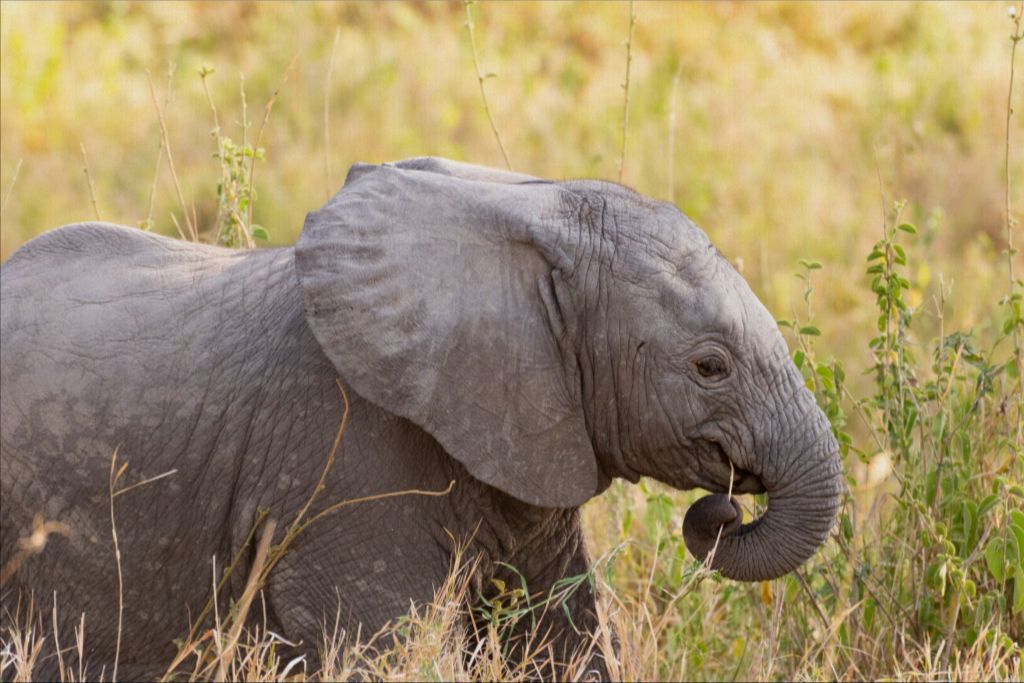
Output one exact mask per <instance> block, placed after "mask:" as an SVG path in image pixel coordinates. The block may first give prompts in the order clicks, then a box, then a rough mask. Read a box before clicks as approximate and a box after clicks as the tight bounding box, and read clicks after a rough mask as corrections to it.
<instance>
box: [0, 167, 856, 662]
mask: <svg viewBox="0 0 1024 683" xmlns="http://www.w3.org/2000/svg"><path fill="white" fill-rule="evenodd" d="M0 282H2V290H0V291H2V327H0V334H2V383H0V390H2V394H0V406H2V430H0V436H2V451H0V453H2V456H0V457H2V469H0V483H2V493H3V509H2V515H0V531H2V554H3V557H2V558H0V559H2V560H3V562H4V563H6V562H7V561H8V560H9V559H10V558H11V557H12V555H13V553H14V552H15V549H16V545H17V542H18V539H19V537H23V536H26V535H28V534H29V533H30V530H31V527H32V518H33V515H35V514H36V513H42V515H43V516H44V517H45V519H47V520H57V521H60V522H62V523H64V524H66V525H67V526H68V527H69V528H70V529H71V533H70V535H69V536H67V537H61V536H54V537H51V539H50V541H49V543H48V544H47V546H46V548H45V550H44V552H42V553H41V554H39V555H36V556H34V557H32V558H30V559H29V560H28V561H27V562H25V563H24V565H23V566H22V567H21V569H20V570H19V571H18V573H17V574H16V575H15V576H14V578H13V579H12V580H11V581H9V582H8V585H6V586H4V587H3V608H4V610H10V611H13V609H14V607H15V603H16V600H17V596H18V594H19V592H20V593H22V594H25V593H28V592H29V591H33V592H34V594H35V596H36V598H37V600H39V601H41V602H42V603H43V604H44V605H49V604H50V603H51V602H52V597H53V591H57V602H58V605H59V607H60V616H61V617H62V618H63V620H64V621H63V623H64V632H63V634H62V642H63V643H65V644H66V643H71V642H73V641H72V636H71V631H70V625H71V624H74V623H77V621H78V618H79V615H80V614H81V613H82V612H85V614H86V634H87V637H86V649H87V654H88V661H89V662H90V664H91V665H92V666H93V667H95V668H96V671H98V667H99V665H101V664H104V663H105V664H107V665H108V667H109V663H110V662H111V661H112V660H113V654H114V642H115V633H116V622H117V579H116V572H115V566H114V554H113V552H112V545H111V534H110V510H109V501H108V488H107V487H108V477H109V474H110V462H111V454H112V453H113V451H114V450H115V449H118V452H119V460H120V461H122V462H127V463H128V470H127V473H126V474H125V475H124V477H123V478H122V480H121V482H120V483H119V487H124V486H129V485H131V484H133V483H136V482H140V481H142V480H144V479H146V478H149V477H154V476H156V475H159V474H162V473H164V472H167V471H169V470H176V472H175V474H173V475H171V476H169V477H167V478H164V479H161V480H159V481H156V482H153V483H150V484H146V485H144V486H142V487H140V488H137V489H135V490H132V491H129V492H127V493H125V494H124V495H122V496H119V497H118V498H117V499H116V515H117V527H118V533H119V540H120V547H121V549H122V554H123V571H124V602H125V606H126V607H125V610H124V629H123V633H124V636H123V641H122V650H121V660H120V661H121V672H122V674H121V675H122V677H124V675H125V673H124V672H126V671H131V670H133V669H132V668H133V667H134V668H135V670H137V671H140V672H145V671H155V670H160V669H161V667H162V666H163V665H166V663H167V662H168V661H169V659H170V658H171V656H172V655H173V653H174V646H173V645H172V643H171V641H172V639H173V638H178V637H181V636H182V635H183V634H184V633H186V632H187V626H188V619H189V614H192V615H196V614H197V613H198V611H199V610H200V609H201V608H202V606H203V605H204V603H205V602H206V600H207V598H208V596H209V592H210V591H209V588H210V584H211V571H212V570H211V566H210V564H211V558H213V557H216V566H217V570H218V571H220V570H222V569H223V568H224V567H225V566H226V565H227V564H228V563H229V562H230V560H231V558H232V557H233V556H234V555H235V553H236V552H237V551H238V549H239V547H240V546H241V544H242V542H243V540H244V539H245V537H246V535H247V533H248V532H249V530H250V528H251V527H252V525H253V522H254V519H255V518H256V515H257V511H258V510H259V509H260V508H267V509H268V510H269V512H270V516H271V517H273V518H274V519H276V520H279V521H280V523H281V526H284V525H285V524H287V522H288V521H290V520H291V519H293V518H294V516H295V514H296V513H297V512H298V510H299V509H300V508H301V507H302V505H303V503H304V502H305V501H306V500H307V498H308V497H309V495H310V492H311V490H312V489H313V487H314V485H315V483H316V481H317V479H318V477H319V475H320V473H321V471H322V469H323V466H324V463H325V460H326V458H327V455H328V453H329V451H330V447H331V443H332V441H333V439H334V436H335V433H336V431H337V429H338V425H339V420H340V419H341V416H342V410H343V404H342V400H341V393H340V391H339V389H338V384H337V382H336V379H337V378H340V379H341V382H342V384H343V385H344V387H345V389H346V391H347V395H348V398H349V400H350V402H351V412H350V416H349V421H348V426H347V430H346V432H345V436H344V439H343V441H342V444H341V448H340V450H339V452H338V456H337V462H336V464H335V465H334V467H333V469H332V470H331V471H330V474H329V475H328V479H327V482H326V488H325V490H324V493H323V494H322V496H321V498H320V499H319V502H318V503H317V504H316V506H315V508H314V512H315V511H316V509H320V508H322V507H324V506H326V505H328V504H330V503H333V502H337V501H340V500H345V499H351V498H355V497H359V496H367V495H372V494H377V493H386V492H391V491H398V490H402V489H423V490H442V489H444V488H445V487H446V486H448V484H449V482H451V481H454V482H455V486H454V489H453V491H452V492H451V494H450V495H448V496H444V497H413V496H406V497H399V498H391V499H387V500H381V501H376V502H370V503H365V504H361V505H355V506H350V507H345V508H343V509H342V510H339V511H337V512H336V513H334V514H333V515H332V516H330V517H328V518H326V519H324V520H323V521H321V522H318V523H317V524H316V525H314V526H313V527H311V528H310V529H309V530H308V531H306V532H305V534H304V535H303V536H301V537H300V538H299V540H298V541H297V543H296V544H295V546H294V547H293V550H292V551H291V552H290V553H289V554H288V555H287V556H285V558H284V560H283V561H282V562H281V564H280V565H278V567H277V568H276V569H275V570H274V572H273V573H272V575H271V578H270V582H269V585H268V587H267V590H266V592H265V597H266V615H267V619H268V621H269V622H270V623H269V625H270V628H271V629H272V630H274V631H276V632H278V633H280V634H281V635H283V636H285V637H287V638H289V639H293V640H301V641H302V642H303V643H305V644H306V645H311V646H314V647H315V645H316V644H317V643H318V642H319V641H320V637H321V633H322V630H323V627H324V624H325V623H326V624H327V625H328V629H330V628H331V627H333V624H334V618H335V614H336V613H337V612H338V610H339V609H340V614H341V619H342V626H343V627H348V628H349V630H350V632H352V629H355V628H357V627H361V629H362V634H363V635H364V636H365V635H367V634H368V633H371V632H372V631H374V630H376V629H377V628H379V627H381V626H382V625H384V624H385V622H387V621H388V620H390V619H394V618H396V617H398V616H399V615H401V614H403V613H405V612H406V611H407V610H408V608H409V605H410V601H418V602H426V601H429V600H430V599H431V598H432V596H433V592H434V590H435V588H436V587H437V586H438V585H440V583H441V582H442V581H443V579H444V577H445V575H446V572H447V571H448V569H449V565H450V561H451V558H452V552H453V541H452V538H455V539H458V540H468V542H469V546H468V547H469V553H470V556H479V557H480V559H481V560H482V564H481V565H480V569H479V572H478V574H477V576H476V584H475V585H476V586H477V587H478V588H481V589H483V590H484V591H485V592H486V590H487V587H488V586H489V585H491V583H490V581H489V579H490V578H492V577H498V578H501V577H504V578H505V580H506V581H508V582H510V583H512V584H513V585H518V579H517V578H515V577H513V576H510V575H509V572H508V570H507V569H505V568H503V567H502V566H501V565H499V564H498V563H499V562H504V563H508V564H509V565H512V566H514V567H516V568H517V569H518V570H519V571H520V572H521V573H522V575H523V576H524V577H525V579H526V580H527V581H528V585H529V588H530V590H531V592H536V593H544V592H546V591H547V589H548V588H549V587H550V586H551V585H552V583H553V582H555V581H556V580H558V579H560V578H562V577H565V576H571V575H576V574H580V573H582V572H584V571H586V569H587V567H588V557H587V554H586V551H585V550H584V547H583V539H582V534H581V532H580V525H579V514H578V507H579V506H580V505H581V504H582V503H583V502H585V501H586V500H588V499H589V498H591V497H593V496H595V495H597V494H598V493H600V492H601V491H603V490H604V489H605V488H606V487H607V486H608V485H609V483H610V482H611V480H612V479H613V478H614V477H623V478H626V479H628V480H630V481H634V482H635V481H636V480H637V479H639V477H641V476H650V477H654V478H656V479H659V480H660V481H663V482H665V483H667V484H669V485H671V486H674V487H677V488H680V489H690V488H694V487H701V488H704V489H707V490H708V491H711V492H713V493H716V494H718V495H712V496H709V497H707V498H704V499H702V500H701V501H700V502H699V503H698V504H696V505H695V506H693V508H691V510H690V512H689V513H688V515H687V517H686V520H685V524H684V533H685V538H686V543H687V545H688V547H689V548H690V549H691V551H693V552H694V553H695V555H697V556H698V557H701V558H703V557H704V556H705V555H706V554H707V553H708V551H709V550H710V549H711V547H712V546H713V545H714V543H715V540H716V538H717V536H718V534H719V529H721V530H722V534H721V539H720V541H719V544H718V548H717V551H716V553H715V555H714V566H715V567H717V568H718V569H720V570H721V571H722V573H723V574H724V575H726V576H728V577H732V578H735V579H740V580H745V581H753V580H760V579H769V578H772V577H776V576H780V575H782V574H784V573H786V572H788V571H790V570H792V569H794V568H795V567H797V566H798V565H800V564H801V563H802V562H803V561H804V560H806V559H807V558H808V557H809V556H810V555H811V554H812V553H813V552H814V550H815V549H816V548H817V547H818V546H819V545H820V544H821V543H822V542H823V541H824V540H825V538H826V537H827V535H828V533H829V531H830V528H831V526H832V523H833V518H834V515H835V512H836V508H837V504H838V500H839V494H840V476H839V475H840V464H839V459H838V456H837V444H836V441H835V440H834V438H833V436H832V434H831V431H830V429H829V425H828V422H827V421H826V419H825V417H824V415H823V414H822V413H821V411H820V410H819V409H818V408H817V407H816V406H815V403H814V399H813V397H812V396H811V394H810V393H809V392H808V391H807V390H806V389H805V388H804V385H803V382H802V380H801V378H800V375H799V373H798V371H797V370H796V368H795V367H794V366H793V364H792V362H791V361H790V360H789V357H788V352H787V349H786V345H785V343H784V341H783V339H782V337H781V335H780V334H779V332H778V330H777V328H776V325H775V323H774V320H773V318H772V316H771V315H769V313H768V312H767V311H766V310H765V308H764V307H763V306H762V305H761V303H760V302H759V301H758V300H757V298H756V297H755V296H754V294H753V293H752V292H751V291H750V289H749V288H748V286H747V284H746V283H745V282H744V281H743V279H742V278H741V277H740V276H739V275H738V274H737V273H736V272H735V271H734V270H733V269H732V268H731V267H730V265H729V263H728V262H727V261H726V260H725V259H724V258H723V257H722V256H721V255H720V254H719V253H718V252H717V251H716V249H715V248H714V246H713V245H712V244H711V242H710V241H709V240H708V238H707V236H706V235H705V234H704V233H703V232H701V231H700V230H699V229H698V228H697V227H696V226H694V225H693V224H692V223H691V222H690V221H689V220H687V218H686V217H685V216H683V215H682V214H681V213H680V212H679V211H678V210H677V209H676V208H674V207H673V206H671V205H669V204H666V203H662V202H656V201H652V200H649V199H646V198H644V197H642V196H640V195H637V194H635V193H634V192H632V191H630V190H628V189H626V188H623V187H620V186H618V185H614V184H611V183H606V182H599V181H568V182H557V183H549V182H544V181H539V180H536V179H532V178H529V177H527V176H520V175H515V174H511V173H505V172H501V171H494V170H490V169H484V168H479V167H474V166H467V165H464V164H457V163H453V162H448V161H444V160H438V159H413V160H407V161H404V162H399V163H396V164H393V165H389V164H386V165H383V166H363V165H360V166H356V167H354V168H353V169H352V171H351V172H350V173H349V177H348V179H347V181H346V184H345V186H344V187H343V188H342V190H341V191H340V192H339V193H338V194H337V195H336V196H335V197H334V198H332V199H331V200H330V201H329V202H328V203H327V204H326V205H325V206H324V207H323V208H321V209H320V210H319V211H316V212H313V213H311V214H309V216H308V217H307V219H306V224H305V227H304V229H303V232H302V235H301V237H300V239H299V242H298V244H297V245H296V246H295V247H294V248H283V249H265V250H258V251H228V250H225V249H220V248H216V247H210V246H201V245H196V244H189V243H185V242H180V241H175V240H170V239H165V238H163V237H157V236H154V235H150V234H146V233H143V232H140V231H138V230H134V229H130V228H122V227H117V226H113V225H104V224H98V223H89V224H82V225H75V226H69V227H65V228H61V229H59V230H54V231H52V232H50V233H47V234H45V235H43V236H41V237H39V238H37V239H35V240H33V241H31V242H30V243H28V244H27V245H25V246H24V247H22V248H21V249H20V250H19V251H18V252H17V253H15V254H14V256H12V257H11V259H10V260H9V261H8V262H7V263H6V264H5V265H4V266H3V268H2V270H0ZM731 468H732V469H734V470H735V475H736V480H735V484H734V486H733V490H734V491H737V492H760V491H767V493H768V497H769V505H768V510H767V512H766V513H765V514H764V515H763V516H762V517H761V518H760V519H758V520H755V521H754V522H752V523H750V524H746V525H740V516H739V513H738V510H737V508H736V506H735V505H734V504H732V503H731V502H730V501H729V499H728V498H727V497H726V496H725V495H723V494H724V493H725V492H726V491H727V490H728V487H729V478H730V469H731ZM449 533H450V534H451V536H449ZM276 540H280V532H279V533H278V535H277V537H276ZM251 561H252V553H251V552H249V553H246V554H244V556H243V562H242V566H241V567H240V568H239V569H238V570H236V571H235V574H234V576H236V577H239V578H238V579H237V580H235V581H232V582H231V584H230V585H229V587H228V589H227V592H228V593H229V594H233V595H236V596H237V595H238V594H239V593H240V590H241V584H242V581H243V580H244V577H245V576H246V575H247V574H248V571H249V563H251ZM221 602H222V604H227V599H226V598H222V600H221ZM569 609H570V611H571V612H572V614H573V615H574V623H575V624H576V625H577V626H578V627H581V628H583V629H586V628H590V627H592V626H593V625H594V623H595V617H594V596H593V595H592V594H591V593H590V592H589V590H588V589H587V587H586V586H584V587H583V588H582V589H581V590H580V591H579V592H577V593H576V594H575V595H574V596H573V597H572V598H571V600H570V604H569ZM257 611H259V612H262V608H260V609H258V610H257ZM541 623H542V624H543V625H544V627H545V628H550V629H551V630H552V632H553V633H556V634H558V635H557V640H556V649H557V650H558V653H557V654H559V655H560V656H561V655H564V653H566V652H567V651H568V650H569V649H570V648H572V647H575V646H577V645H578V644H579V643H580V642H581V637H580V636H578V635H577V634H575V632H574V631H573V629H572V628H571V627H569V626H568V625H567V622H566V620H565V619H564V617H563V616H562V611H561V610H556V611H555V613H554V614H550V615H548V617H547V618H546V619H545V620H544V621H542V622H541ZM44 666H45V664H44ZM595 666H597V667H600V663H599V662H598V663H596V664H595ZM108 671H109V668H108Z"/></svg>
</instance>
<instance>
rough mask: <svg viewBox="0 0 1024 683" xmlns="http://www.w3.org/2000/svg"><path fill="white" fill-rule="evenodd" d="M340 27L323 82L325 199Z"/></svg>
mask: <svg viewBox="0 0 1024 683" xmlns="http://www.w3.org/2000/svg"><path fill="white" fill-rule="evenodd" d="M340 37H341V27H340V26H339V27H337V28H335V29H334V42H332V43H331V58H330V60H329V61H328V62H327V78H326V80H325V81H324V182H325V183H326V185H327V191H326V192H325V197H326V198H327V199H330V198H331V192H333V191H334V185H333V179H334V173H333V172H332V171H331V115H330V114H331V76H332V75H334V53H335V52H336V51H337V49H338V38H340Z"/></svg>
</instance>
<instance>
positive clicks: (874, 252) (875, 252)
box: [865, 249, 885, 261]
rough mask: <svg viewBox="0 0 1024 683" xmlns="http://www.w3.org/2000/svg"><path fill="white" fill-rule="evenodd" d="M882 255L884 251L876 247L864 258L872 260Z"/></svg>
mask: <svg viewBox="0 0 1024 683" xmlns="http://www.w3.org/2000/svg"><path fill="white" fill-rule="evenodd" d="M883 256H885V252H884V251H879V250H878V249H872V250H871V253H870V254H868V257H867V259H865V260H867V261H874V260H875V259H879V258H882V257H883Z"/></svg>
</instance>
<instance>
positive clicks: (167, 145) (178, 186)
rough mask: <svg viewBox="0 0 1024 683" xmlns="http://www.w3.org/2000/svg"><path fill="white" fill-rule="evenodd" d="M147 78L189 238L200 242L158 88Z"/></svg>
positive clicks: (172, 68)
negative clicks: (173, 152) (177, 170)
mask: <svg viewBox="0 0 1024 683" xmlns="http://www.w3.org/2000/svg"><path fill="white" fill-rule="evenodd" d="M173 71H174V66H173V65H172V66H171V67H170V68H169V74H170V73H173ZM146 77H147V79H148V80H149V94H150V95H151V96H152V98H153V106H154V107H155V108H156V115H157V119H158V120H159V121H160V137H161V139H162V141H163V146H164V149H165V150H166V151H167V166H168V167H169V168H170V169H171V178H172V179H173V180H174V189H175V191H176V192H177V193H178V203H180V204H181V214H182V216H184V218H185V225H186V227H188V234H189V237H190V238H191V239H192V241H193V242H198V241H199V234H198V233H197V232H196V226H195V225H193V223H192V219H191V218H190V217H189V215H188V206H187V205H186V204H185V195H184V194H183V193H182V191H181V183H180V182H179V181H178V173H177V172H176V171H175V170H174V157H173V155H172V154H171V141H170V138H169V137H168V135H167V122H166V121H165V120H164V113H163V112H162V111H160V104H159V102H158V101H157V98H156V87H155V86H154V85H153V76H152V75H151V74H150V73H149V71H148V70H147V71H146ZM169 87H170V75H168V88H169ZM178 232H179V233H180V232H181V228H180V227H179V228H178Z"/></svg>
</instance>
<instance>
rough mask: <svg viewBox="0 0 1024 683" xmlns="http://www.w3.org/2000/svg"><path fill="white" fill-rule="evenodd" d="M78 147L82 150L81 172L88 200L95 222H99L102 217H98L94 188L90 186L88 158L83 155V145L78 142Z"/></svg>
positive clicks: (90, 176) (98, 209)
mask: <svg viewBox="0 0 1024 683" xmlns="http://www.w3.org/2000/svg"><path fill="white" fill-rule="evenodd" d="M78 146H79V147H80V148H81V149H82V163H83V164H84V166H85V168H83V169H82V170H83V171H85V180H86V182H87V183H88V185H89V199H91V200H92V211H93V213H95V214H96V220H98V221H101V220H103V217H102V216H100V208H99V206H97V204H96V187H95V186H94V185H93V184H92V174H91V173H89V157H88V156H87V155H86V153H85V143H84V142H79V143H78Z"/></svg>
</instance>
